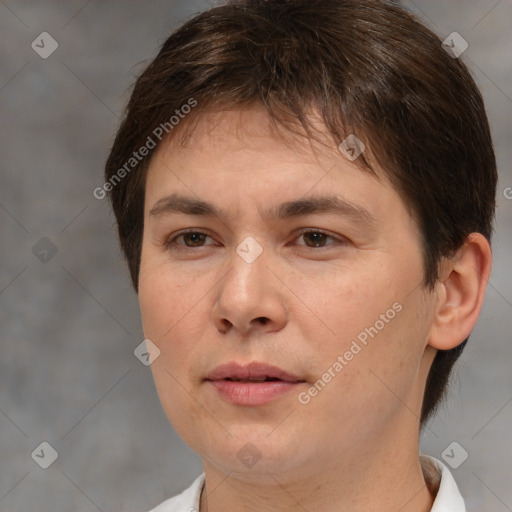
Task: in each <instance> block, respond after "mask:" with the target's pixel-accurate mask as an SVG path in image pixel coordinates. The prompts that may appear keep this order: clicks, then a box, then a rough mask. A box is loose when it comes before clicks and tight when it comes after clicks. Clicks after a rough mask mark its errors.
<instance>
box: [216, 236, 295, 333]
mask: <svg viewBox="0 0 512 512" xmlns="http://www.w3.org/2000/svg"><path fill="white" fill-rule="evenodd" d="M270 260H271V253H270V250H269V249H264V247H263V245H262V244H261V243H260V242H258V241H257V240H256V239H255V238H253V237H252V236H247V237H246V238H245V239H243V240H242V242H240V243H239V244H238V246H237V247H236V248H235V250H234V251H233V253H232V254H231V257H230V260H229V271H228V272H227V274H226V275H225V277H224V279H222V281H221V283H220V288H219V293H218V295H217V297H216V304H215V306H214V309H213V315H214V319H213V320H214V323H215V325H216V326H217V328H218V329H219V328H221V329H223V330H226V328H228V329H229V328H234V329H237V330H240V331H247V330H248V329H250V328H251V327H252V326H253V325H255V324H257V325H265V326H267V327H266V328H267V329H278V328H280V327H281V325H282V323H283V322H284V321H285V319H286V311H285V307H284V304H283V302H282V299H283V297H282V296H281V294H279V292H278V290H277V288H276V284H275V282H274V279H273V277H272V272H270V271H269V270H268V268H267V265H269V264H271V263H270Z"/></svg>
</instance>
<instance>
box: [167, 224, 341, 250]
mask: <svg viewBox="0 0 512 512" xmlns="http://www.w3.org/2000/svg"><path fill="white" fill-rule="evenodd" d="M306 233H320V234H322V235H325V236H326V237H327V238H331V239H333V240H336V241H337V242H338V243H340V244H341V245H346V244H347V243H348V241H347V240H346V239H345V238H343V237H341V238H338V237H335V236H333V235H331V234H329V233H328V232H326V231H323V230H322V229H311V228H306V229H303V230H301V231H300V232H299V233H298V234H297V236H296V237H295V239H296V238H299V237H301V236H302V235H304V234H306ZM188 234H201V235H205V236H207V237H210V235H209V234H208V233H206V232H204V231H201V230H199V229H189V230H185V231H180V232H179V233H177V234H175V235H174V236H172V237H170V238H169V239H167V240H166V241H165V242H164V246H165V248H166V249H168V250H185V251H186V250H189V249H190V250H192V249H199V248H202V247H207V246H204V245H203V246H197V247H188V246H186V245H179V244H176V240H177V239H178V238H180V237H182V236H184V235H188ZM210 238H211V237H210ZM299 245H300V246H301V247H306V248H307V249H324V248H326V247H329V246H330V245H334V244H327V245H324V246H319V247H310V246H307V245H305V244H299Z"/></svg>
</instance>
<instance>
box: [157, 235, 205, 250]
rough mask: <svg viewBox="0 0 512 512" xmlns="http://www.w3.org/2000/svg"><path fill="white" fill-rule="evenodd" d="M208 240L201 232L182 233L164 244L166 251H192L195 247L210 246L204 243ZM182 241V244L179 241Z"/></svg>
mask: <svg viewBox="0 0 512 512" xmlns="http://www.w3.org/2000/svg"><path fill="white" fill-rule="evenodd" d="M207 238H210V237H209V236H208V234H207V233H203V232H201V231H184V232H181V233H178V234H177V235H175V236H173V237H171V238H169V239H168V240H167V242H165V247H166V249H176V250H179V249H184V250H185V249H193V248H195V247H204V246H207V245H211V244H206V243H205V241H206V239H207ZM180 239H182V240H183V242H184V243H181V242H180V241H179V240H180Z"/></svg>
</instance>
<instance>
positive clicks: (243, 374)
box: [205, 361, 305, 383]
mask: <svg viewBox="0 0 512 512" xmlns="http://www.w3.org/2000/svg"><path fill="white" fill-rule="evenodd" d="M205 380H210V381H218V380H227V381H232V382H273V381H283V382H295V383H297V382H305V380H304V379H302V378H300V377H299V376H298V375H295V374H293V373H290V372H287V371H285V370H283V369H282V368H279V367H277V366H273V365H270V364H266V363H261V362H258V361H253V362H251V363H249V364H246V365H241V364H239V363H236V362H231V363H227V364H223V365H220V366H217V367H216V368H215V369H214V370H213V371H212V372H210V373H209V374H208V375H207V376H206V379H205Z"/></svg>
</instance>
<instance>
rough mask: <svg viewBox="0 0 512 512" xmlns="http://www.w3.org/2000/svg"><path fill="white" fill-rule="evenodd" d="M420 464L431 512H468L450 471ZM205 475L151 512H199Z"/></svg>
mask: <svg viewBox="0 0 512 512" xmlns="http://www.w3.org/2000/svg"><path fill="white" fill-rule="evenodd" d="M420 462H421V465H422V468H423V471H424V473H425V477H426V478H427V479H429V480H430V484H431V486H432V487H434V493H435V488H437V495H436V497H435V500H434V504H433V506H432V508H431V509H430V512H466V506H465V505H464V499H463V498H462V496H461V494H460V492H459V489H458V487H457V484H456V483H455V480H454V478H453V476H452V474H451V473H450V470H449V469H448V468H447V467H446V466H445V465H444V464H443V463H442V462H441V461H439V460H437V459H434V458H433V457H429V456H428V455H420ZM431 469H434V470H435V471H437V476H438V477H439V478H435V477H436V475H434V478H431V477H432V474H431V473H430V477H429V471H430V470H431ZM204 480H205V474H204V473H202V474H201V475H199V476H198V477H197V478H196V479H195V480H194V481H193V482H192V484H191V485H190V486H189V487H188V488H187V489H185V490H184V491H183V492H182V493H181V494H178V495H177V496H174V497H173V498H170V499H168V500H166V501H164V502H163V503H161V504H160V505H158V506H157V507H156V508H153V509H151V510H150V511H149V512H198V511H199V498H200V496H201V490H202V488H203V485H204Z"/></svg>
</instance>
